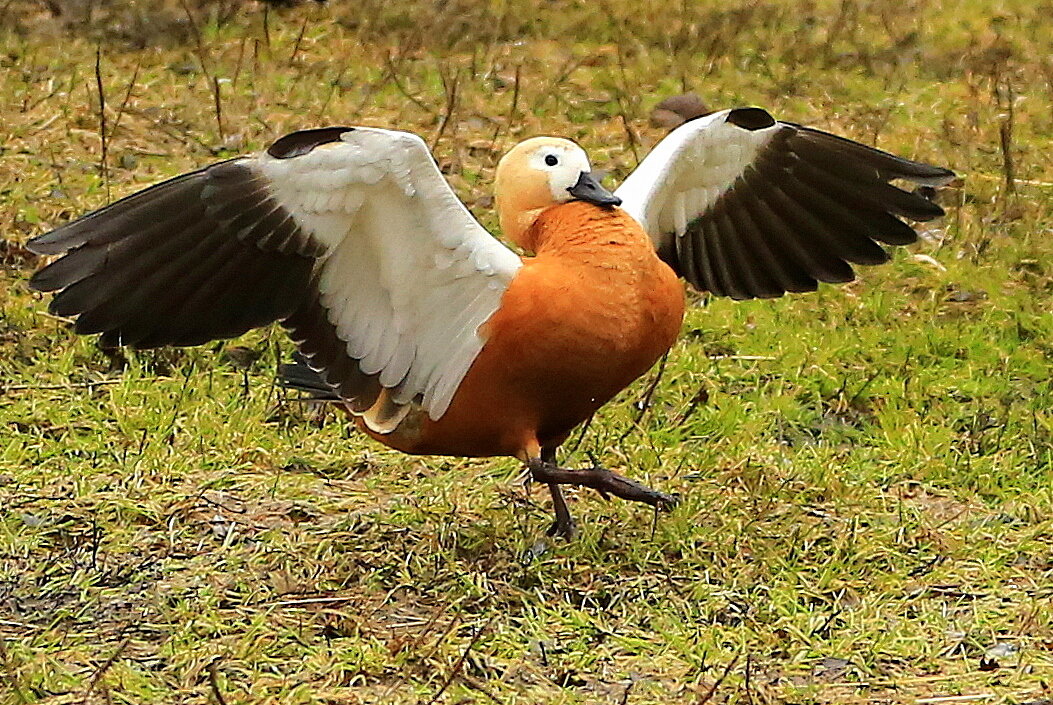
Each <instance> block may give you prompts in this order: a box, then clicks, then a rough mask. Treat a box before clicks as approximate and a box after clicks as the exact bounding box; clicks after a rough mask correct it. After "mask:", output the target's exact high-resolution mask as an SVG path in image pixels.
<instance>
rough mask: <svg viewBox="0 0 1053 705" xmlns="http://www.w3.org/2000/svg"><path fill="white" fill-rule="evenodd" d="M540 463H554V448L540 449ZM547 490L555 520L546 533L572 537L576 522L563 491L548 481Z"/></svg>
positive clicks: (576, 525)
mask: <svg viewBox="0 0 1053 705" xmlns="http://www.w3.org/2000/svg"><path fill="white" fill-rule="evenodd" d="M541 464H542V465H552V466H555V465H556V449H555V448H542V449H541ZM531 476H532V477H533V470H531ZM535 479H536V478H535ZM548 491H549V493H550V494H551V495H552V510H553V511H554V512H555V513H556V520H555V521H553V522H552V526H550V527H549V528H548V535H549V536H559V537H562V538H565V539H572V538H574V537H575V536H577V534H578V523H577V522H576V521H574V517H572V516H571V515H570V509H569V508H568V507H567V500H565V499H564V498H563V491H562V490H561V489H560V488H559V485H558V484H556V483H555V482H550V483H548Z"/></svg>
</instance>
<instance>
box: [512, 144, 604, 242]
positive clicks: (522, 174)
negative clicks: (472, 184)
mask: <svg viewBox="0 0 1053 705" xmlns="http://www.w3.org/2000/svg"><path fill="white" fill-rule="evenodd" d="M590 170H591V168H590V166H589V158H588V156H586V154H585V150H584V149H582V148H581V147H579V146H578V145H576V144H574V143H573V142H571V141H570V140H565V139H560V138H558V137H532V138H530V139H528V140H526V141H524V142H520V143H519V144H517V145H516V146H515V147H513V148H512V149H511V150H510V151H509V152H508V153H507V154H505V156H503V157H502V158H501V161H500V162H499V163H498V164H497V176H496V183H495V186H494V188H495V193H494V196H495V200H496V202H497V215H498V218H500V220H501V230H502V231H503V232H504V235H505V237H507V238H508V239H510V240H512V241H513V242H515V243H516V244H517V245H519V246H520V247H526V248H527V249H530V244H529V243H526V242H524V238H523V236H524V235H525V233H526V231H527V230H528V229H529V228H530V226H531V225H532V224H533V223H534V220H536V219H537V217H538V216H539V215H540V214H541V212H542V211H544V210H545V209H546V208H550V207H551V206H555V205H558V204H560V203H566V202H567V201H572V200H574V199H575V196H573V195H572V194H571V193H570V191H569V189H570V188H572V187H574V185H575V184H576V183H578V180H579V179H580V178H581V175H582V174H588V173H589V172H590Z"/></svg>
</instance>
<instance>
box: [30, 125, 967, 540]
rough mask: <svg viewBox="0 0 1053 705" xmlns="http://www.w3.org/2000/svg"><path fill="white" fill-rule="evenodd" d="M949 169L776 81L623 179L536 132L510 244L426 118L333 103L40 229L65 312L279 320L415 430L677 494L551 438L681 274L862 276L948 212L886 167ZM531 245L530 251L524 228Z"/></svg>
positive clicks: (640, 351) (447, 446)
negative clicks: (237, 149) (453, 182)
mask: <svg viewBox="0 0 1053 705" xmlns="http://www.w3.org/2000/svg"><path fill="white" fill-rule="evenodd" d="M954 177H955V175H954V173H953V172H952V171H950V170H948V169H945V168H942V167H936V166H930V165H928V164H924V163H921V162H916V161H911V160H909V159H905V158H901V157H898V156H894V155H892V154H890V153H887V152H884V151H881V150H878V149H876V148H873V147H869V146H866V145H863V144H861V143H858V142H854V141H851V140H848V139H845V138H842V137H838V136H836V135H833V134H831V133H828V132H824V131H822V130H818V129H814V128H809V127H805V126H802V125H799V124H796V123H793V122H788V121H779V120H776V119H775V118H774V117H772V115H771V114H770V113H769V112H768V111H766V110H764V109H762V108H758V107H741V108H732V109H725V110H722V111H718V112H714V113H710V114H708V115H705V116H701V117H698V118H696V119H692V120H689V121H688V122H686V123H685V124H683V125H681V126H679V127H677V128H676V129H675V130H673V131H672V132H670V133H669V134H668V135H667V136H665V137H664V138H663V139H662V140H661V141H660V142H659V143H658V144H657V145H656V146H655V147H654V149H653V150H652V151H651V152H650V153H648V154H647V155H646V156H645V157H644V159H643V160H642V161H641V162H640V163H639V164H638V165H637V167H636V168H635V169H634V170H633V171H632V172H631V173H630V174H629V175H628V177H627V178H625V180H624V181H623V183H622V184H621V185H620V186H619V187H618V188H617V189H616V190H615V191H613V192H612V191H609V190H608V189H606V188H605V187H604V186H603V185H602V184H601V183H600V181H599V180H598V179H597V178H596V174H595V173H594V172H593V169H592V166H591V164H590V162H589V158H588V156H587V154H586V152H585V151H584V150H583V149H582V147H580V146H579V145H578V144H576V143H575V142H573V141H570V140H566V139H562V138H557V137H545V136H542V137H532V138H530V139H527V140H525V141H523V142H520V143H519V144H517V145H515V146H514V147H513V148H512V149H511V150H510V151H508V152H507V153H506V154H505V155H504V156H503V157H502V158H501V159H500V161H499V163H498V165H497V169H496V173H495V198H494V202H495V205H496V209H497V216H498V221H499V223H500V227H501V231H502V233H503V236H504V238H505V240H507V241H508V242H509V243H510V244H509V245H506V244H505V243H503V242H502V241H501V240H499V239H497V238H496V237H494V236H493V235H492V234H491V233H490V232H489V231H487V230H486V229H485V228H484V227H483V226H482V225H481V224H480V223H479V222H478V221H477V220H476V218H475V217H474V216H473V215H472V214H471V213H470V212H469V210H468V209H467V208H466V207H465V205H464V204H463V203H462V202H461V201H460V199H459V198H458V197H457V196H456V194H455V193H454V191H453V190H452V188H451V187H450V185H449V183H448V182H447V181H446V179H445V178H444V177H443V175H442V173H441V171H440V169H439V168H438V166H437V164H436V162H435V160H434V158H433V157H432V155H431V152H430V150H429V149H428V147H427V145H426V144H425V142H424V141H423V140H422V139H421V138H420V137H418V136H417V135H415V134H412V133H410V132H404V131H397V130H390V129H384V128H378V127H346V126H336V127H322V128H313V129H306V130H301V131H297V132H293V133H291V134H288V135H285V136H283V137H280V138H279V139H277V140H276V141H275V142H273V143H272V144H271V145H270V146H269V147H268V148H267V149H266V150H264V151H262V152H259V153H256V154H252V155H249V156H242V157H237V158H234V159H230V160H226V161H221V162H218V163H214V164H211V165H209V166H206V167H204V168H201V169H199V170H197V171H193V172H190V173H187V174H183V175H181V176H177V177H175V178H172V179H170V180H168V181H164V182H161V183H159V184H156V185H154V186H151V187H149V188H146V189H144V190H142V191H139V192H137V193H134V194H132V195H129V196H127V197H125V198H122V199H120V200H118V201H116V202H114V203H112V204H110V205H107V206H105V207H103V208H101V209H99V210H96V211H94V212H91V213H89V214H87V215H85V216H83V217H81V218H79V219H77V220H74V221H72V222H69V223H67V224H65V225H62V226H60V227H58V228H57V229H55V230H53V231H51V232H49V233H46V234H43V235H40V236H38V237H36V238H34V239H32V240H31V241H30V242H29V243H28V247H29V249H31V250H32V251H33V252H35V253H38V254H41V255H57V256H58V257H57V258H56V259H52V260H51V261H50V263H49V264H47V265H46V266H44V267H43V268H42V269H40V270H39V271H37V272H36V273H35V274H34V275H33V276H32V277H31V279H30V281H29V285H30V287H31V288H32V289H34V290H36V291H40V292H54V296H53V298H52V299H51V301H50V306H49V308H50V310H51V312H52V313H54V314H56V315H58V316H63V317H72V318H75V319H76V320H75V322H74V324H73V326H74V330H75V332H76V333H80V334H99V335H100V342H101V343H103V344H105V345H107V346H117V345H127V346H131V347H133V348H153V347H158V346H167V345H172V346H192V345H198V344H202V343H205V342H207V341H211V340H217V339H225V338H232V337H235V336H238V335H240V334H242V333H244V332H246V331H248V330H249V329H252V328H256V327H260V326H265V325H268V324H270V323H273V322H276V321H277V322H280V323H281V325H282V326H283V327H284V328H285V329H286V331H287V332H288V334H289V336H290V337H291V338H292V340H293V341H294V343H295V345H296V348H297V350H298V355H299V359H300V360H301V361H302V364H301V365H299V366H298V367H297V366H293V367H292V368H290V371H289V373H288V374H287V377H288V378H290V379H291V380H292V384H293V385H294V386H295V385H296V384H297V379H298V380H299V386H301V387H306V388H313V389H315V390H316V391H320V392H322V393H324V396H326V397H327V398H329V399H331V400H333V401H335V402H336V403H338V404H339V405H340V407H341V408H342V409H343V410H344V411H346V412H347V413H348V414H350V415H351V417H352V418H353V420H354V423H355V424H356V425H357V426H358V427H359V428H360V429H361V430H362V431H364V432H365V433H366V434H368V435H369V436H370V437H372V438H373V439H375V440H376V441H379V442H380V443H382V444H385V445H387V446H389V447H391V448H395V449H397V450H400V451H403V452H405V453H409V454H426V455H447V456H464V457H495V456H509V457H514V458H518V459H519V460H520V461H521V462H522V463H523V464H524V466H525V468H526V471H527V475H528V477H529V478H530V479H532V480H534V481H537V482H540V483H543V484H545V485H547V486H548V488H549V492H550V494H551V498H552V504H553V511H554V520H553V523H552V525H551V527H550V528H549V534H550V535H554V536H560V537H568V538H569V537H573V536H574V535H575V534H576V533H577V532H578V525H577V522H576V520H575V519H574V518H573V516H572V515H571V513H570V511H569V508H568V506H567V502H566V500H565V498H564V496H563V493H562V490H561V487H562V486H563V485H571V486H579V487H588V488H592V489H594V490H596V491H598V492H599V493H600V494H601V495H602V496H604V497H605V498H609V497H610V496H611V495H614V496H617V497H620V498H623V499H626V500H630V501H636V502H641V503H644V504H647V505H650V506H651V507H653V508H654V510H655V511H659V510H667V509H671V508H672V507H673V506H674V505H675V504H676V502H677V499H678V498H677V497H676V496H674V495H672V494H668V493H665V492H661V491H658V490H655V489H652V488H650V487H647V486H646V485H644V484H642V483H640V482H638V481H636V480H633V479H631V478H629V477H626V476H623V475H620V474H618V473H615V472H613V471H611V470H609V469H607V468H604V467H602V466H599V465H597V466H594V467H585V468H568V467H562V466H560V465H559V464H558V463H557V460H556V453H557V450H558V449H559V447H560V445H561V444H562V443H563V442H564V441H565V440H566V439H567V438H568V437H569V435H570V433H571V431H572V430H573V429H574V428H576V427H578V426H580V425H582V424H583V423H584V422H586V421H587V420H588V419H589V418H591V417H592V415H593V414H594V413H595V412H596V411H597V410H598V409H599V408H600V407H602V406H603V405H604V404H605V403H607V402H608V401H610V400H611V399H612V398H613V397H614V396H615V395H616V394H618V393H619V392H620V391H621V390H622V389H624V388H625V387H626V386H628V385H629V384H630V383H631V382H632V381H633V380H635V379H637V378H638V377H640V376H641V375H643V374H645V373H646V372H647V371H648V370H649V369H650V368H651V367H652V366H653V365H654V364H655V363H656V362H657V361H658V360H659V359H660V358H661V357H662V356H663V355H664V354H666V352H667V351H669V350H670V348H671V347H672V346H673V344H674V342H675V340H676V339H677V336H678V335H679V332H680V328H681V324H682V320H683V316H684V310H685V282H686V284H688V285H690V286H692V287H694V288H695V289H697V290H699V291H702V292H709V294H710V295H713V296H721V297H730V298H732V299H737V300H742V299H752V298H774V297H779V296H782V295H783V294H786V293H798V292H807V291H814V290H815V289H816V288H817V287H818V285H819V283H820V282H828V283H838V282H847V281H850V280H852V279H853V277H854V270H853V265H875V264H880V263H882V262H885V261H887V260H888V259H889V254H888V252H887V251H886V249H885V248H884V247H883V246H882V245H883V244H884V245H906V244H908V243H911V242H914V241H915V240H916V238H917V235H916V233H915V231H914V229H913V227H912V226H911V225H909V224H908V223H907V222H905V219H906V220H913V221H927V220H931V219H933V218H936V217H939V216H941V215H943V210H942V209H941V208H940V206H939V205H937V204H936V203H934V202H933V201H932V200H930V199H928V198H925V197H924V196H922V195H919V194H918V193H912V192H910V191H906V190H903V189H901V188H899V187H898V186H896V185H893V184H892V183H891V182H892V181H894V180H902V181H907V182H913V183H914V184H918V185H921V186H927V187H937V186H942V185H945V184H947V183H948V182H950V181H951V180H952V179H953V178H954ZM513 247H514V248H517V249H518V250H519V251H520V252H521V253H522V254H520V252H517V251H516V249H513Z"/></svg>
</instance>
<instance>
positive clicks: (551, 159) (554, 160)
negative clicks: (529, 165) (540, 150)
mask: <svg viewBox="0 0 1053 705" xmlns="http://www.w3.org/2000/svg"><path fill="white" fill-rule="evenodd" d="M545 163H546V164H548V165H549V166H556V165H557V164H559V158H558V157H556V155H555V154H546V155H545Z"/></svg>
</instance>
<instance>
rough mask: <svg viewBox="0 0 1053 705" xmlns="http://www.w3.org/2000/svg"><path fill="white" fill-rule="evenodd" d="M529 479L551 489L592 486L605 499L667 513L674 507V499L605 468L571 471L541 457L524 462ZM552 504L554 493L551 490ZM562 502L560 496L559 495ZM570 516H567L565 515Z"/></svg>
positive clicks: (557, 518) (557, 512)
mask: <svg viewBox="0 0 1053 705" xmlns="http://www.w3.org/2000/svg"><path fill="white" fill-rule="evenodd" d="M527 469H529V470H530V476H531V477H532V478H533V479H535V480H537V481H538V482H544V483H547V484H548V485H549V486H550V487H553V488H556V486H557V485H578V486H579V487H591V488H592V489H594V490H596V491H597V492H599V493H600V495H601V496H602V497H603V498H604V499H609V498H610V495H614V496H616V497H621V498H622V499H628V500H630V501H633V502H643V503H644V504H649V505H651V506H652V507H654V508H656V509H659V510H669V509H672V508H673V507H674V506H676V503H677V499H676V498H675V497H673V496H671V495H668V494H665V493H664V492H659V491H657V490H652V489H651V488H650V487H647V486H646V485H642V484H640V483H639V482H637V481H635V480H630V479H629V478H627V477H622V476H621V475H619V474H617V473H614V472H611V471H610V470H608V469H607V468H603V467H593V468H582V469H580V470H572V469H569V468H561V467H559V466H558V465H556V464H555V463H551V462H546V461H544V460H542V459H541V458H537V459H532V460H531V461H530V462H528V463H527ZM552 497H553V501H555V498H556V493H555V491H553V494H552ZM560 499H562V495H561V496H560ZM568 516H569V513H568ZM559 518H560V516H559V510H558V509H557V510H556V520H557V524H558V523H559Z"/></svg>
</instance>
